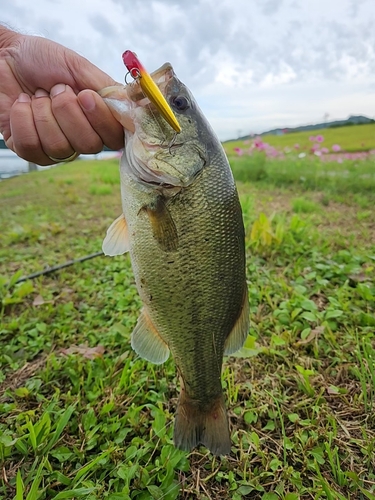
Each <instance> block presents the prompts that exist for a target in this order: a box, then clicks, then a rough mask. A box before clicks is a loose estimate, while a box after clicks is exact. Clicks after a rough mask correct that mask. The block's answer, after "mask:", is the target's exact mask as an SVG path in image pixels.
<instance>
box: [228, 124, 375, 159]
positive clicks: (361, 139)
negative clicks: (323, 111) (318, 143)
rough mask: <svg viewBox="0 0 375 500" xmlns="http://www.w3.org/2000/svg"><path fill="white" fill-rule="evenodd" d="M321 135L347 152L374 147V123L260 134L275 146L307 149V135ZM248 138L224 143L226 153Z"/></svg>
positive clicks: (327, 144)
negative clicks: (277, 133) (281, 133)
mask: <svg viewBox="0 0 375 500" xmlns="http://www.w3.org/2000/svg"><path fill="white" fill-rule="evenodd" d="M312 135H314V136H316V135H321V136H323V138H324V141H323V143H322V145H324V146H325V147H327V148H331V147H332V146H333V145H334V144H338V145H339V146H340V147H341V149H342V150H344V151H347V152H354V151H370V150H372V149H375V123H371V124H366V125H361V126H359V125H355V126H346V127H331V128H325V129H317V130H314V132H313V133H312V132H311V130H309V131H302V132H290V133H288V134H284V135H273V134H270V133H269V134H266V135H262V140H263V141H264V142H267V143H268V144H270V145H271V146H274V147H276V148H284V147H290V148H293V147H294V146H295V145H296V144H298V146H299V149H309V148H310V147H311V145H312V142H311V141H310V140H309V137H311V136H312ZM248 141H249V139H238V140H235V141H228V142H226V143H224V148H225V151H226V152H227V154H232V153H233V149H234V148H236V147H239V148H246V147H247V145H248Z"/></svg>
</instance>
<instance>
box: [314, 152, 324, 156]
mask: <svg viewBox="0 0 375 500" xmlns="http://www.w3.org/2000/svg"><path fill="white" fill-rule="evenodd" d="M314 155H316V156H322V152H321V151H314Z"/></svg>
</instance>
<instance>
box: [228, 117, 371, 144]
mask: <svg viewBox="0 0 375 500" xmlns="http://www.w3.org/2000/svg"><path fill="white" fill-rule="evenodd" d="M370 123H375V120H373V119H372V118H368V117H367V116H362V115H351V116H349V118H347V119H346V120H335V121H331V122H322V123H315V124H309V125H300V126H298V127H278V128H274V129H272V130H267V131H265V132H261V133H260V134H258V135H259V136H265V135H285V134H290V133H295V132H306V131H310V132H311V131H314V132H315V131H317V130H322V129H327V128H337V127H348V126H353V125H368V124H370ZM251 137H252V136H251V135H244V136H242V137H239V138H238V139H237V140H239V141H241V140H242V141H244V140H246V139H251ZM232 140H235V139H232ZM227 142H231V141H227Z"/></svg>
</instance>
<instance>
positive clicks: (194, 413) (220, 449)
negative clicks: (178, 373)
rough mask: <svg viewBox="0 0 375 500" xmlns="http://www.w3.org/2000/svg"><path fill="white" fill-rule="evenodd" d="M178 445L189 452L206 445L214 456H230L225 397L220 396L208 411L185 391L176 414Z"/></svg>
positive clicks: (176, 438)
mask: <svg viewBox="0 0 375 500" xmlns="http://www.w3.org/2000/svg"><path fill="white" fill-rule="evenodd" d="M174 443H175V446H176V447H177V448H180V449H181V450H185V451H191V450H192V449H193V448H195V447H196V446H198V445H199V444H203V445H204V446H206V448H208V449H209V450H210V451H211V453H213V454H214V455H227V454H229V453H230V448H231V440H230V433H229V424H228V417H227V411H226V408H225V403H224V397H223V396H222V395H221V396H219V398H218V399H217V400H215V401H214V402H213V404H212V405H211V406H210V407H209V408H208V409H207V408H205V409H202V405H199V404H197V402H196V401H194V400H192V399H190V398H189V397H188V396H186V393H185V391H184V390H182V392H181V395H180V400H179V404H178V407H177V412H176V419H175V427H174Z"/></svg>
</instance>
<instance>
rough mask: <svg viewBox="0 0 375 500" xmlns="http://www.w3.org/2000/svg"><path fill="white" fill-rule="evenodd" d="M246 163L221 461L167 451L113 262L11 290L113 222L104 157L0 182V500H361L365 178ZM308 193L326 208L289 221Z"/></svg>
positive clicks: (370, 415) (165, 373)
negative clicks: (227, 433) (228, 444)
mask: <svg viewBox="0 0 375 500" xmlns="http://www.w3.org/2000/svg"><path fill="white" fill-rule="evenodd" d="M352 128H353V129H354V127H352ZM235 163H236V162H235V161H234V163H233V171H234V172H235V174H236V164H235ZM244 165H245V164H244ZM259 165H260V166H261V168H264V169H265V172H266V176H263V178H260V179H259V178H258V180H255V179H252V180H251V183H240V184H239V191H240V196H241V203H242V207H243V211H244V221H245V227H246V251H247V275H248V284H249V287H248V290H249V300H250V320H251V326H250V334H249V336H248V338H247V340H246V342H245V345H244V347H243V349H242V350H241V351H239V352H238V353H236V354H235V355H234V356H231V357H229V358H226V359H225V362H224V368H223V386H224V389H225V394H226V397H227V404H228V415H229V420H230V425H231V429H232V451H231V454H230V456H228V457H212V455H210V454H209V453H208V452H207V450H206V449H204V448H198V449H196V450H194V451H193V452H192V453H191V454H187V453H185V452H183V451H181V450H177V449H175V448H174V446H173V418H174V412H175V408H176V403H177V396H178V395H177V389H176V387H177V386H178V380H177V378H176V374H175V367H174V364H173V361H172V360H168V361H167V362H166V363H165V364H164V365H161V366H159V365H157V366H156V365H152V364H149V363H147V362H146V361H144V360H142V359H140V358H139V357H137V355H136V354H135V353H134V352H133V351H132V349H131V347H130V335H131V331H132V329H133V328H134V325H135V324H136V321H137V317H138V314H139V310H140V307H141V303H140V300H139V298H138V294H137V292H136V288H135V283H134V278H133V274H132V271H131V265H130V261H129V259H128V257H126V256H119V257H115V258H113V259H108V258H105V257H98V258H97V259H94V260H90V261H87V262H84V263H81V264H76V265H74V266H71V267H68V268H66V269H63V270H61V271H59V272H58V273H56V274H54V275H48V276H43V277H40V278H37V279H35V280H33V281H32V282H31V281H26V282H24V283H20V284H16V281H17V279H18V278H19V277H21V276H24V275H27V274H29V273H32V272H35V271H39V270H41V269H43V268H44V267H45V266H47V265H54V264H58V263H62V262H65V261H66V260H69V259H72V258H75V257H80V256H84V255H86V254H88V253H94V252H96V251H98V250H100V248H101V243H102V240H103V237H104V235H105V232H106V229H107V227H108V226H109V225H110V223H111V222H112V221H113V220H114V219H115V218H116V217H117V216H118V215H119V213H120V211H121V198H120V193H119V192H118V188H119V186H118V164H117V161H113V162H97V161H95V162H87V163H85V164H83V162H80V163H79V168H77V164H69V165H64V166H61V167H56V168H55V169H53V170H49V171H45V172H38V173H36V174H29V175H28V176H27V177H20V178H14V179H10V180H8V181H6V182H3V183H1V184H0V205H1V210H0V220H1V224H2V227H3V228H4V230H3V231H1V232H0V276H1V278H0V300H1V316H0V467H1V470H2V480H1V482H0V499H1V500H2V499H4V500H8V499H9V498H15V499H16V500H21V499H22V500H33V499H41V500H63V499H69V498H71V499H73V498H82V499H86V500H95V499H98V500H103V499H106V500H120V499H129V498H132V499H134V500H142V499H149V498H158V499H163V500H164V499H165V500H174V499H177V498H178V499H181V500H188V499H189V500H190V499H191V500H194V499H199V500H203V499H204V498H223V499H225V500H227V499H228V500H229V499H230V498H232V499H235V500H242V499H246V498H254V500H260V499H263V500H267V499H268V500H273V499H278V500H280V499H282V500H297V499H298V500H308V499H311V498H316V499H319V498H320V499H322V500H323V499H334V500H336V499H346V500H347V499H349V498H350V499H352V498H353V499H357V498H358V499H362V498H363V499H370V500H371V499H372V500H374V498H375V491H374V484H375V470H374V458H373V457H374V449H375V433H374V398H375V394H374V386H375V374H374V356H375V352H374V347H375V335H374V326H375V320H374V317H375V257H374V255H375V246H374V241H375V233H374V230H373V217H372V207H373V204H372V202H371V200H372V199H373V194H372V193H371V192H370V190H367V188H366V187H364V183H365V182H367V181H365V178H362V177H361V176H362V175H365V174H366V169H368V171H369V169H370V165H365V164H361V165H360V166H356V167H355V168H354V167H353V168H348V169H347V170H348V174H347V175H345V176H344V175H341V174H340V175H339V173H340V172H341V171H340V169H342V166H339V165H335V166H328V167H327V166H325V167H324V169H326V168H327V169H328V171H325V170H324V169H323V168H322V167H321V164H320V163H318V162H315V161H312V162H311V163H309V164H304V163H303V162H302V161H299V160H298V161H297V160H293V161H292V160H289V159H288V161H286V160H285V162H279V163H278V164H276V163H272V162H269V161H268V160H267V161H266V162H265V163H264V164H263V165H261V164H259ZM241 168H242V167H241ZM244 168H247V167H245V166H244ZM371 168H373V166H371ZM329 171H330V172H335V175H331V174H328V172H329ZM341 173H342V172H341ZM367 173H368V172H367ZM247 174H248V172H247V171H246V172H245V174H243V175H244V176H245V177H244V179H245V178H247V177H246V175H247ZM252 175H253V174H252ZM355 176H357V181H356V182H354V183H353V186H354V187H353V186H352V185H351V180H352V179H354V178H355ZM302 178H304V180H303V179H302ZM25 179H26V180H27V182H26V183H25ZM36 179H37V180H38V183H35V180H36ZM270 179H272V185H271V184H266V182H269V181H270ZM66 181H67V182H66ZM30 186H32V189H30ZM87 186H91V187H92V186H94V189H92V190H91V189H90V187H89V188H88V187H87ZM275 186H276V187H275ZM280 186H281V187H280ZM97 188H100V189H99V191H98V190H97ZM102 188H104V192H103V191H102V194H103V195H104V194H105V196H100V191H101V189H102ZM316 190H319V193H318V194H317V193H316V192H315V193H314V191H316ZM12 192H13V195H12V196H8V197H6V196H5V194H6V193H7V194H9V193H12ZM111 193H112V194H111ZM3 194H4V196H3ZM321 196H323V197H324V199H325V200H326V201H325V202H324V203H323V202H322V204H323V205H324V209H323V208H322V207H321V205H319V204H318V203H316V205H315V206H314V210H312V211H310V212H309V211H307V212H306V210H302V211H299V213H291V210H290V207H291V203H290V200H291V199H294V200H295V199H297V200H298V199H302V200H305V201H306V200H309V199H311V200H318V199H320V197H321ZM2 200H3V201H2ZM299 203H300V204H301V202H299ZM302 205H303V204H302ZM317 207H320V210H318V209H317Z"/></svg>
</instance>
